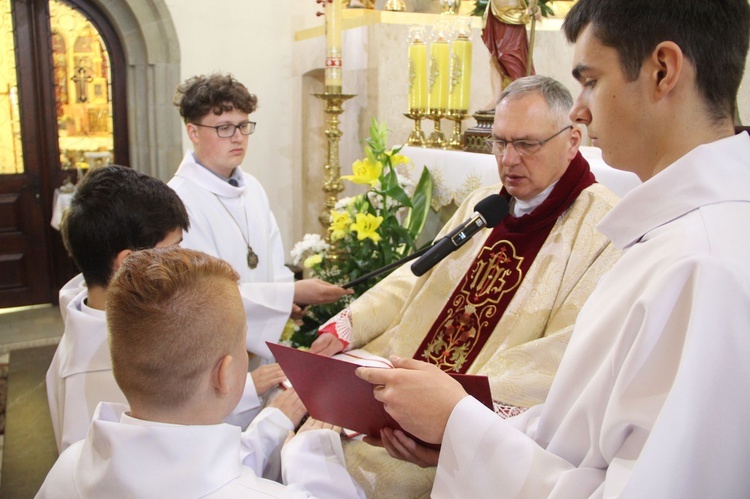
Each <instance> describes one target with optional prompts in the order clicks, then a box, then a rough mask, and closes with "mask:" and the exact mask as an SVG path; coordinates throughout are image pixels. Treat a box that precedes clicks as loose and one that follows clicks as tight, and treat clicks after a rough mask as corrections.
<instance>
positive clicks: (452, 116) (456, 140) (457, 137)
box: [445, 109, 469, 151]
mask: <svg viewBox="0 0 750 499" xmlns="http://www.w3.org/2000/svg"><path fill="white" fill-rule="evenodd" d="M468 116H469V115H468V114H467V113H466V111H464V110H460V109H450V110H448V112H447V113H446V114H445V117H446V118H448V119H449V120H451V121H452V122H453V133H451V139H450V141H448V145H447V146H446V147H445V148H446V149H454V150H457V151H461V150H463V148H464V142H463V134H462V133H461V122H462V121H463V120H465V119H466V118H468Z"/></svg>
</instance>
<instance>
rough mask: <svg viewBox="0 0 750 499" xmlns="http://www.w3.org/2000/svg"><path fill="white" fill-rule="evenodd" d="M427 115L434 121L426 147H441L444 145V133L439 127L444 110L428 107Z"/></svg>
mask: <svg viewBox="0 0 750 499" xmlns="http://www.w3.org/2000/svg"><path fill="white" fill-rule="evenodd" d="M428 116H429V117H430V119H431V120H432V121H433V123H434V128H433V130H432V133H431V134H430V138H429V139H427V147H432V148H436V149H442V148H444V147H445V144H446V141H445V135H443V131H442V130H441V129H440V120H441V119H442V118H443V117H444V116H445V114H444V110H442V109H430V111H429V113H428Z"/></svg>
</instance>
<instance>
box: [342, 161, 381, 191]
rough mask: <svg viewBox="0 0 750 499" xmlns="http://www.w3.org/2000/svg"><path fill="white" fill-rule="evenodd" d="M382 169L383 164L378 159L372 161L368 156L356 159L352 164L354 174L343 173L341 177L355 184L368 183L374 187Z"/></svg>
mask: <svg viewBox="0 0 750 499" xmlns="http://www.w3.org/2000/svg"><path fill="white" fill-rule="evenodd" d="M382 171H383V164H382V163H381V162H380V161H372V160H370V159H369V158H365V159H362V160H357V161H355V162H354V164H353V165H352V173H354V175H344V176H342V177H341V178H343V179H346V180H349V181H350V182H354V183H355V184H370V187H375V185H377V183H378V179H379V178H380V173H381V172H382Z"/></svg>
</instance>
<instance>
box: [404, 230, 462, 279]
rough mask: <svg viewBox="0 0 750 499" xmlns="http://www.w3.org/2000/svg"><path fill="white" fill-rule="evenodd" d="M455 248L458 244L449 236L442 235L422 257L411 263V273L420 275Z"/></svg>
mask: <svg viewBox="0 0 750 499" xmlns="http://www.w3.org/2000/svg"><path fill="white" fill-rule="evenodd" d="M456 249H458V246H456V245H455V244H454V243H453V241H451V239H450V238H449V237H447V236H446V237H443V238H442V239H441V240H440V241H438V242H436V243H435V244H434V245H433V246H431V247H430V250H429V251H428V252H427V253H425V254H424V256H423V257H422V258H420V259H419V260H417V261H416V262H414V263H413V264H412V266H411V271H412V273H414V275H415V276H417V277H419V276H421V275H422V274H424V273H425V272H427V271H428V270H430V269H431V268H432V267H434V266H435V265H436V264H437V263H438V262H439V261H440V260H442V259H443V258H445V257H446V256H448V255H450V254H451V253H453V252H454V251H456Z"/></svg>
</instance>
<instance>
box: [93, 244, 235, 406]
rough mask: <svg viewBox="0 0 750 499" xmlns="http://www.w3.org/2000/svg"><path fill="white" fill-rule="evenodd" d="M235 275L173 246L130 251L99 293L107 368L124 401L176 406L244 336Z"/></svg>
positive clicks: (216, 261) (208, 258) (210, 259)
mask: <svg viewBox="0 0 750 499" xmlns="http://www.w3.org/2000/svg"><path fill="white" fill-rule="evenodd" d="M238 281H239V275H238V274H237V272H235V270H234V269H233V268H232V267H231V265H229V264H228V263H226V262H225V261H223V260H221V259H219V258H215V257H212V256H210V255H207V254H205V253H202V252H200V251H195V250H189V249H185V248H180V247H168V248H155V249H151V250H144V251H137V252H134V253H133V254H131V255H129V256H128V257H127V258H125V260H124V261H123V263H122V265H121V266H120V268H119V269H118V270H117V272H116V273H115V276H114V277H113V279H112V283H111V285H110V287H109V291H108V293H107V329H108V331H109V349H110V354H111V356H112V370H113V372H114V376H115V380H116V381H117V384H118V385H119V386H120V389H121V390H122V392H123V393H124V394H125V397H126V398H127V399H128V402H130V403H131V404H133V403H134V402H139V403H141V404H148V405H149V406H151V407H163V408H179V407H181V406H182V405H183V404H184V403H186V402H187V401H188V400H190V398H191V397H192V396H193V395H194V394H195V392H196V390H197V389H198V387H199V384H200V382H201V381H202V380H203V379H204V377H205V375H206V373H207V372H209V371H210V370H211V369H212V368H213V367H214V365H215V364H216V362H217V361H219V360H220V359H221V358H223V357H224V356H225V355H228V354H230V353H232V352H233V351H235V349H236V345H237V342H238V337H243V338H244V331H245V314H244V309H243V307H242V300H241V298H240V295H239V289H238V287H237V282H238Z"/></svg>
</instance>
